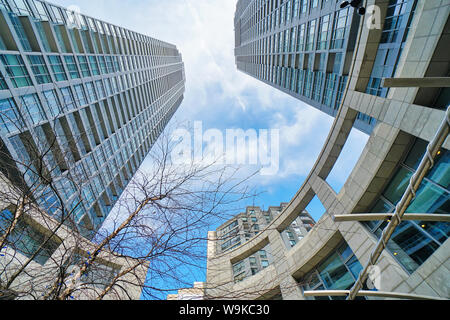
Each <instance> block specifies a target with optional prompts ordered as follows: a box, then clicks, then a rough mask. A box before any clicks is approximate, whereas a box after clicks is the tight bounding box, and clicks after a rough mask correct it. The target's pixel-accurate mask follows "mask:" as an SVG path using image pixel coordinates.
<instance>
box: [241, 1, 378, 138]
mask: <svg viewBox="0 0 450 320" xmlns="http://www.w3.org/2000/svg"><path fill="white" fill-rule="evenodd" d="M359 22H360V16H359V15H358V14H357V13H356V12H355V11H354V10H353V9H352V8H350V7H347V8H345V9H340V1H335V0H324V1H318V0H311V1H310V0H239V1H238V3H237V7H236V14H235V21H234V24H235V56H236V65H237V68H238V69H239V70H240V71H242V72H244V73H246V74H249V75H251V76H253V77H255V78H257V79H259V80H261V81H263V82H264V83H266V84H269V85H271V86H273V87H275V88H277V89H280V90H281V91H283V92H285V93H287V94H289V95H291V96H293V97H296V98H298V99H300V100H301V101H303V102H305V103H307V104H308V105H311V106H313V107H315V108H317V109H319V110H321V111H323V112H325V113H327V114H329V115H331V116H333V117H335V116H336V114H337V112H338V109H339V107H340V104H341V102H342V95H343V93H344V91H345V87H346V85H347V82H348V75H349V73H350V66H351V60H352V56H353V51H354V48H355V41H356V36H357V30H358V25H359ZM375 124H376V123H375V119H373V118H371V117H369V116H367V115H365V114H363V113H359V115H358V119H357V120H356V122H355V127H356V128H358V129H360V130H361V131H363V132H366V133H370V132H371V131H372V130H373V128H374V126H375Z"/></svg>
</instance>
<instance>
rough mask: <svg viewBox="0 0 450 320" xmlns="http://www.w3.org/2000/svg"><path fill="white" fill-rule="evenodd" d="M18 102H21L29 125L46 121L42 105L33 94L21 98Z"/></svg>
mask: <svg viewBox="0 0 450 320" xmlns="http://www.w3.org/2000/svg"><path fill="white" fill-rule="evenodd" d="M20 100H21V102H22V109H23V111H24V114H25V117H26V118H27V119H28V120H29V121H30V123H32V124H34V125H36V124H38V123H40V122H41V121H44V120H46V116H45V113H44V110H43V109H42V105H41V103H40V101H39V98H38V96H37V95H36V94H35V93H33V94H28V95H25V96H22V97H21V98H20Z"/></svg>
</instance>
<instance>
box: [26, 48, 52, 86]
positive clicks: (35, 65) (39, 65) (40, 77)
mask: <svg viewBox="0 0 450 320" xmlns="http://www.w3.org/2000/svg"><path fill="white" fill-rule="evenodd" d="M27 58H28V62H29V63H30V65H31V70H32V71H33V74H34V78H35V79H36V82H37V83H38V84H44V83H50V82H52V79H51V78H50V74H49V72H48V69H47V65H46V64H45V61H44V58H43V57H42V56H34V55H33V56H27Z"/></svg>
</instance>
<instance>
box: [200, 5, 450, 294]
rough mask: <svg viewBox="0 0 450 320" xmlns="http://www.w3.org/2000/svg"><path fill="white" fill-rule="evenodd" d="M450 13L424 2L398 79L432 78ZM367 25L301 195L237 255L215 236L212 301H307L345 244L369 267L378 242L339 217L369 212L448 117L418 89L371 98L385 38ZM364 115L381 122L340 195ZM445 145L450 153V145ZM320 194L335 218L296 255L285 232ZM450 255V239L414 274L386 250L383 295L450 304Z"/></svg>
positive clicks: (209, 289)
mask: <svg viewBox="0 0 450 320" xmlns="http://www.w3.org/2000/svg"><path fill="white" fill-rule="evenodd" d="M387 3H388V0H381V1H375V0H368V1H367V2H366V5H367V6H370V5H373V4H375V5H378V6H379V7H380V8H381V12H382V19H383V21H384V16H385V15H386V9H387ZM449 8H450V1H448V0H447V1H420V0H419V1H418V4H417V8H416V12H415V15H414V20H413V22H412V27H411V30H410V33H409V36H408V39H407V42H406V46H405V48H404V50H403V53H402V56H401V61H400V62H399V67H398V71H397V74H396V77H416V78H422V77H424V76H425V75H426V73H427V70H428V69H429V65H430V61H431V60H432V57H433V55H434V54H435V51H436V48H437V46H438V43H439V40H440V39H441V37H442V36H443V35H445V34H447V33H448V31H449V30H448V27H447V26H446V25H447V21H448V15H449ZM365 19H367V16H366V18H365ZM365 19H363V21H362V22H361V25H360V29H359V34H358V39H357V46H356V48H357V50H356V51H355V53H354V61H353V65H352V67H351V73H350V81H349V84H348V86H347V88H346V92H345V94H344V100H343V103H342V105H341V108H340V110H339V112H338V115H337V117H336V120H335V122H334V124H333V127H332V129H331V131H330V134H329V136H328V139H327V141H326V143H325V145H324V147H323V150H322V152H321V154H320V156H319V158H318V160H317V162H316V164H315V165H314V167H313V169H312V170H311V173H310V174H309V176H308V177H307V179H306V180H305V182H304V184H303V185H302V186H301V188H300V189H299V191H298V193H297V194H296V195H295V197H294V198H293V199H292V200H291V202H290V203H289V205H288V206H287V207H286V208H285V210H284V211H283V212H282V214H280V215H279V216H278V217H277V218H276V219H275V220H274V221H273V222H272V223H271V224H270V225H269V226H268V227H267V228H266V229H265V230H264V231H263V232H261V233H260V234H258V235H257V236H255V237H254V238H252V239H251V240H250V241H248V242H247V243H245V244H243V245H241V246H240V247H238V248H236V249H234V250H232V251H231V252H227V253H225V254H217V253H216V251H215V236H216V235H215V233H214V232H211V233H210V234H209V239H210V243H209V245H208V274H207V289H206V296H207V297H208V298H211V299H214V298H216V299H227V298H229V299H236V298H237V299H257V298H260V297H262V296H264V294H265V293H267V292H273V291H280V292H281V294H282V296H283V299H303V295H302V292H301V290H300V287H299V286H298V284H297V281H296V280H300V279H301V278H302V276H304V275H305V274H306V273H307V272H309V271H310V270H311V269H313V268H314V267H315V266H316V265H317V264H318V263H319V262H321V260H323V259H324V258H325V257H326V256H327V255H328V254H329V253H331V252H332V251H333V250H335V249H336V246H337V245H338V244H339V243H340V242H341V241H342V240H345V241H346V242H347V243H348V244H349V246H350V247H351V249H352V250H353V252H354V253H355V255H356V257H357V258H358V260H359V261H360V263H361V264H362V265H365V264H366V263H367V262H368V260H369V255H370V253H371V252H372V250H373V248H374V246H375V245H376V243H377V239H376V238H375V237H374V235H372V234H371V233H370V232H369V231H368V230H367V229H366V228H364V227H363V226H362V224H360V223H359V222H345V223H337V222H334V221H333V218H332V217H333V216H335V215H339V214H350V213H364V212H367V210H368V207H369V206H370V205H371V204H372V203H373V200H375V199H376V197H377V196H379V194H380V192H381V191H382V190H383V188H384V187H385V186H386V184H387V183H388V182H389V180H390V179H391V177H392V175H393V174H394V172H395V170H396V168H397V165H398V163H399V161H400V160H401V158H402V156H403V155H404V154H405V152H407V150H408V147H409V146H410V145H411V142H412V141H413V139H414V137H419V138H422V139H424V140H426V141H430V140H431V139H433V137H434V134H435V133H436V131H437V129H438V127H439V125H440V123H441V121H442V119H444V114H445V112H444V111H442V110H438V109H432V108H428V107H425V106H420V105H415V104H414V101H415V99H416V96H417V93H418V91H419V89H418V88H392V89H391V91H390V93H389V96H388V97H387V98H381V97H376V96H372V95H369V94H366V93H363V92H365V89H366V87H367V82H368V78H369V77H370V73H371V70H372V65H373V61H374V60H375V56H376V53H377V49H378V44H379V41H380V37H381V30H377V29H373V30H369V29H368V28H366V27H365V23H366V20H365ZM424 44H426V46H425V47H424ZM418 50H420V52H418ZM447 60H448V58H447ZM358 111H360V112H363V113H365V114H367V115H369V116H371V117H374V118H375V119H377V122H378V124H377V126H376V128H375V130H374V131H373V133H372V135H371V136H370V139H369V141H368V143H367V145H366V147H365V149H364V151H363V153H362V155H361V157H360V159H359V161H358V163H357V164H356V166H355V168H354V170H353V172H352V174H351V175H350V177H349V178H348V181H347V182H346V183H345V185H344V187H343V188H342V190H341V191H340V193H339V194H337V193H336V192H335V191H334V190H333V189H332V188H331V186H330V185H329V184H328V183H327V182H326V179H327V177H328V175H329V174H330V172H331V170H332V169H333V167H334V165H335V164H336V161H337V159H338V157H339V155H340V153H341V151H342V148H343V146H344V144H345V143H346V141H347V139H348V137H349V134H350V131H351V129H352V127H353V124H354V122H355V119H356V116H357V112H358ZM444 147H445V148H446V149H450V141H449V140H448V139H447V141H446V142H445V144H444ZM315 195H317V197H318V198H319V199H320V201H321V202H322V204H323V205H324V207H325V208H326V210H327V213H326V214H325V215H324V216H323V217H322V219H321V220H320V221H319V222H318V224H317V225H316V226H315V227H314V228H313V230H311V231H310V233H309V235H308V236H307V237H305V238H304V239H303V240H302V241H300V243H298V244H297V245H296V246H295V247H294V248H292V249H289V250H288V249H287V248H286V247H285V245H284V244H283V242H282V240H281V237H280V231H283V230H284V228H285V227H287V226H288V225H289V224H290V223H291V222H292V221H293V220H294V219H295V217H296V216H297V215H298V214H299V213H301V212H302V211H303V210H304V209H305V208H306V207H307V206H308V204H309V203H310V202H311V200H312V199H313V198H314V196H315ZM267 243H270V246H271V250H272V255H273V257H274V262H273V263H272V264H271V266H270V267H269V268H267V269H265V270H263V271H261V272H260V273H259V274H257V275H255V276H253V277H250V278H247V279H245V280H244V281H242V282H240V283H236V284H235V283H234V281H233V271H232V264H233V263H235V262H238V261H240V259H242V258H245V257H248V256H250V255H251V254H253V253H255V252H257V251H258V250H259V249H261V248H262V247H264V246H265V245H266V244H267ZM449 256H450V242H449V241H447V242H445V243H444V244H443V245H442V246H441V247H440V248H439V249H438V250H437V251H436V252H435V253H434V254H433V255H432V256H431V257H430V258H429V259H428V260H427V261H426V262H425V263H424V264H423V265H422V266H420V267H419V269H418V270H417V271H416V272H414V273H413V274H408V273H407V272H406V271H405V270H404V269H403V267H402V266H400V265H399V263H398V262H397V260H396V259H395V258H394V257H393V256H392V255H391V254H390V253H389V252H387V251H384V252H383V254H382V256H381V259H380V260H379V262H378V264H377V266H378V267H379V268H380V270H381V272H382V277H381V280H382V282H381V289H382V291H395V292H401V293H414V294H421V295H428V296H439V297H446V298H449V297H450V276H449V274H450V272H449V270H450V265H449ZM265 297H266V298H270V296H267V295H266V296H265Z"/></svg>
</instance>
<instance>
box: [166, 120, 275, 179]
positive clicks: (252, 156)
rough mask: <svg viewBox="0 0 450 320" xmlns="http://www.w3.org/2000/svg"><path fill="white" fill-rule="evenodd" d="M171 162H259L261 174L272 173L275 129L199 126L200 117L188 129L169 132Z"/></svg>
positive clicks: (255, 163)
mask: <svg viewBox="0 0 450 320" xmlns="http://www.w3.org/2000/svg"><path fill="white" fill-rule="evenodd" d="M171 139H172V141H174V142H175V146H174V148H173V149H172V152H171V158H172V161H173V163H175V164H189V163H192V162H205V163H215V164H219V165H220V164H227V165H253V166H259V167H260V168H261V169H260V174H261V175H263V176H270V175H276V174H277V173H278V170H279V168H280V131H279V129H259V130H256V129H247V130H244V129H237V128H233V129H226V130H225V131H221V130H219V129H208V130H206V131H204V130H203V123H202V122H201V121H196V122H194V127H193V129H191V130H188V129H184V128H179V129H176V130H175V131H174V132H173V133H172V135H171Z"/></svg>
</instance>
